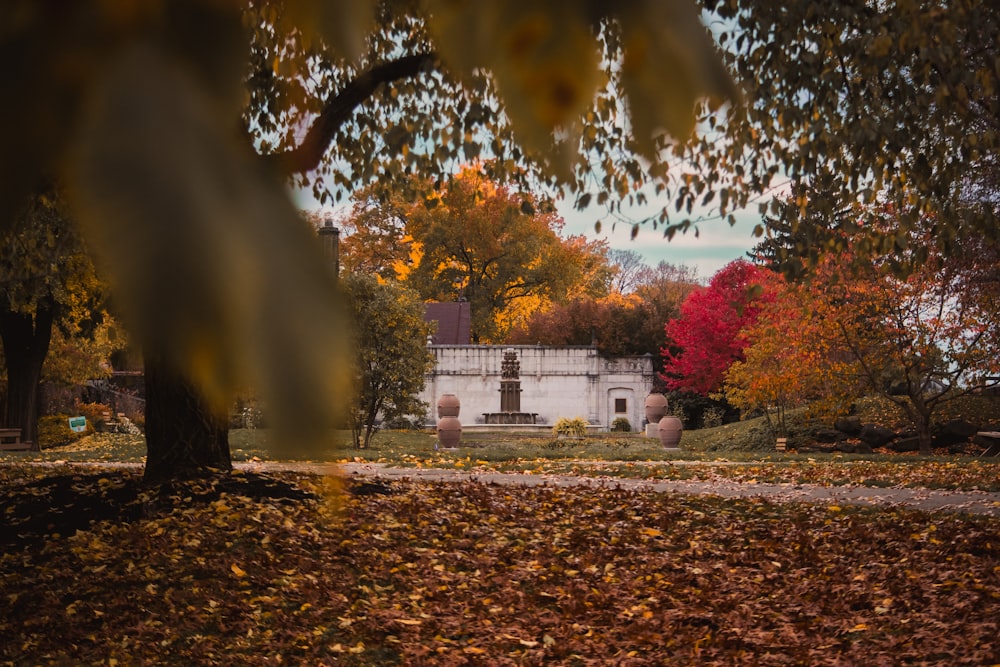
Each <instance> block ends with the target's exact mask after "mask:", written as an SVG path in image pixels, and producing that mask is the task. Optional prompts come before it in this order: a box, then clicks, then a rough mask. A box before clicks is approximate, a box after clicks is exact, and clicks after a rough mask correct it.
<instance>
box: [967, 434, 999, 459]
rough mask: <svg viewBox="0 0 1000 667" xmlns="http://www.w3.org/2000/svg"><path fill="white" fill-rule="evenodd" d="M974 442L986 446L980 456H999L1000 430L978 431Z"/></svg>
mask: <svg viewBox="0 0 1000 667" xmlns="http://www.w3.org/2000/svg"><path fill="white" fill-rule="evenodd" d="M973 442H976V443H977V444H979V445H981V446H983V447H986V451H984V452H983V453H982V454H980V456H997V455H998V454H1000V431H980V432H979V433H976V437H975V438H973Z"/></svg>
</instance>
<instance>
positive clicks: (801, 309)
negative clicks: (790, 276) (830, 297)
mask: <svg viewBox="0 0 1000 667" xmlns="http://www.w3.org/2000/svg"><path fill="white" fill-rule="evenodd" d="M820 299H821V295H820V294H819V293H818V292H817V291H816V290H814V289H812V288H811V286H809V285H803V284H796V283H791V282H784V281H780V282H779V283H778V284H777V286H776V291H775V295H774V299H773V300H772V301H769V302H766V303H765V304H763V306H762V307H761V311H760V313H759V314H758V316H757V318H756V320H755V321H753V322H751V323H749V324H747V326H745V327H744V328H743V329H742V330H741V331H740V333H739V339H740V340H742V341H743V342H744V344H745V346H746V347H745V348H744V350H743V358H742V359H740V360H737V361H735V362H733V364H732V365H731V366H730V367H729V368H728V369H727V370H726V371H725V376H724V378H725V380H724V383H723V387H722V393H723V394H724V396H725V398H726V400H727V401H728V402H729V403H730V404H731V405H732V406H733V407H735V408H738V409H740V410H741V411H742V412H743V413H744V414H754V413H762V414H763V415H764V416H765V418H766V420H767V423H768V426H769V428H770V430H771V432H772V434H773V435H775V436H779V437H780V436H784V435H786V434H787V423H786V420H785V414H786V411H787V410H788V409H789V408H793V407H796V406H799V405H802V404H803V403H805V402H807V401H808V402H810V403H811V405H812V407H814V408H820V409H824V408H825V409H836V407H838V406H839V405H840V402H841V401H843V400H844V399H845V397H846V398H847V399H852V398H853V397H854V396H855V395H856V389H857V387H856V386H854V385H852V384H851V379H852V378H853V373H852V372H850V363H849V362H847V361H846V359H847V357H846V356H845V355H843V354H838V353H837V352H836V348H834V347H833V345H834V341H835V339H836V333H837V329H836V327H835V323H834V322H832V321H831V320H829V319H828V318H827V315H828V313H826V312H824V310H823V308H822V307H821V303H820Z"/></svg>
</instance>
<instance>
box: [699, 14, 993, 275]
mask: <svg viewBox="0 0 1000 667" xmlns="http://www.w3.org/2000/svg"><path fill="white" fill-rule="evenodd" d="M705 6H706V9H707V11H708V12H710V13H711V14H714V15H716V16H718V17H719V21H718V23H717V26H718V27H717V30H716V35H717V39H718V42H719V44H720V46H721V47H722V49H723V51H724V53H725V54H726V60H727V63H728V64H729V67H730V69H731V71H733V72H734V74H735V76H736V79H737V81H738V82H739V83H740V85H741V86H742V88H743V89H744V95H745V97H744V99H745V101H746V103H745V104H738V105H732V106H727V107H725V108H724V109H720V110H719V111H718V112H716V113H714V114H709V115H708V116H706V118H705V123H706V124H707V125H708V126H710V127H713V128H716V129H717V130H718V132H717V133H709V134H706V135H704V136H702V137H700V138H699V140H698V141H696V142H694V143H693V144H691V145H690V146H689V148H688V150H687V151H686V152H685V156H686V157H688V158H690V159H691V161H692V164H693V165H695V169H696V170H697V169H705V170H707V173H709V174H715V177H717V178H718V181H717V182H716V183H713V182H712V177H711V176H710V177H709V178H708V182H707V185H706V184H705V182H704V181H703V180H701V178H700V177H699V178H695V177H694V176H692V178H693V179H694V183H695V186H694V187H692V188H691V189H690V192H689V198H688V200H687V203H688V204H691V203H693V202H695V201H696V199H695V198H696V197H698V198H703V199H702V201H703V202H708V201H711V200H712V198H713V197H714V196H715V191H716V190H717V191H718V194H719V195H720V197H719V199H717V200H716V201H717V202H719V205H720V209H721V210H722V211H723V213H724V212H725V211H727V210H730V209H732V208H733V207H734V206H743V205H746V204H748V203H749V202H751V201H752V199H753V198H754V197H755V196H758V195H760V194H762V193H768V192H769V191H770V190H772V189H775V188H779V189H780V190H781V191H782V192H788V193H790V194H791V203H792V205H787V206H783V205H781V199H780V198H779V199H774V200H771V201H770V202H768V200H767V199H764V200H763V201H762V202H761V203H760V211H761V213H762V214H765V213H766V214H770V215H772V216H774V217H775V218H777V220H778V221H779V222H780V223H782V225H784V226H785V227H786V228H787V230H788V231H791V232H793V233H797V235H796V237H795V244H794V247H792V248H788V249H786V250H784V251H783V252H782V254H781V257H780V259H781V260H783V261H785V262H787V266H788V267H789V268H791V269H792V270H793V271H795V270H796V269H797V268H799V267H800V266H801V261H800V259H799V258H800V257H802V256H804V255H805V256H806V257H807V258H809V257H810V255H811V257H812V259H813V260H814V261H815V249H816V248H817V247H822V248H825V249H827V250H830V251H833V252H840V251H842V250H844V249H845V247H846V246H845V242H846V238H848V237H849V238H851V239H852V240H853V243H854V245H853V247H852V248H851V250H852V254H853V255H854V256H855V257H857V258H859V260H862V261H867V259H868V258H870V257H884V256H887V255H892V254H894V253H897V252H899V251H900V250H903V249H906V248H911V249H912V250H913V254H912V255H909V256H908V257H907V258H906V259H907V260H908V261H907V262H904V263H903V264H907V265H910V266H913V265H915V264H919V263H920V261H921V260H922V258H923V257H925V256H926V253H927V251H928V250H929V248H930V247H931V246H933V247H934V248H936V249H937V250H938V251H940V253H943V254H946V255H947V254H949V252H950V251H952V250H953V249H955V248H956V244H957V243H958V242H959V241H960V240H961V239H965V238H969V237H975V236H978V235H981V234H985V235H987V236H995V235H996V233H997V229H998V211H1000V196H998V193H1000V189H998V184H1000V183H998V181H997V178H996V176H997V155H998V154H1000V151H998V149H1000V95H998V91H1000V58H998V56H1000V38H998V35H1000V12H997V11H996V8H995V7H993V6H991V5H990V4H989V3H982V2H978V1H977V0H958V1H956V2H953V1H951V0H947V1H945V0H932V1H930V2H913V1H911V0H893V1H892V2H888V3H875V2H871V1H869V0H848V1H846V2H837V3H834V4H821V3H816V2H812V1H810V0H793V1H792V2H783V3H769V2H765V1H762V0H725V1H723V0H708V1H707V2H705ZM785 179H787V183H786V182H785ZM875 205H880V206H885V205H889V206H892V207H893V208H894V209H895V211H896V213H897V214H896V216H895V217H894V219H893V224H892V225H891V226H889V227H885V226H882V225H879V224H877V223H878V221H879V217H878V215H877V214H876V213H874V211H875V209H876V208H877V207H876V206H875ZM809 219H813V220H816V219H818V220H820V221H821V222H822V224H820V225H811V226H809V227H808V228H806V229H801V230H800V223H802V222H804V221H807V220H809ZM758 231H760V232H763V231H764V230H763V228H761V229H759V230H758ZM799 232H801V233H799ZM841 232H844V233H846V236H845V234H844V233H841ZM900 268H906V267H905V266H901V267H900Z"/></svg>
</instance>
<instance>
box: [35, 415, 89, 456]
mask: <svg viewBox="0 0 1000 667" xmlns="http://www.w3.org/2000/svg"><path fill="white" fill-rule="evenodd" d="M93 432H94V429H93V426H92V425H91V424H90V422H89V421H88V423H87V431H86V433H76V432H75V431H73V430H72V429H71V428H70V427H69V415H49V416H47V417H42V418H41V419H39V420H38V446H39V448H42V449H44V448H46V447H62V446H63V445H68V444H69V443H71V442H75V441H76V440H79V439H80V438H82V437H83V436H84V435H86V434H89V433H93Z"/></svg>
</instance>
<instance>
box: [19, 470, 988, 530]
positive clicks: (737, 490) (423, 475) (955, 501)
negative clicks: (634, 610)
mask: <svg viewBox="0 0 1000 667" xmlns="http://www.w3.org/2000/svg"><path fill="white" fill-rule="evenodd" d="M697 464H698V463H697V462H695V463H694V464H693V465H697ZM28 465H44V466H56V465H73V466H80V467H105V468H107V467H122V468H141V467H142V464H141V463H113V462H85V463H84V462H68V463H67V462H35V463H29V464H28ZM234 467H236V468H237V469H239V470H248V471H253V472H277V471H291V472H307V473H327V472H331V471H337V470H339V471H340V472H341V473H343V474H345V475H347V476H349V477H356V478H364V479H386V480H392V479H411V480H415V481H428V482H461V481H468V480H474V481H478V482H480V483H483V484H507V485H514V486H516V485H521V486H590V487H622V488H629V489H638V490H646V491H654V492H661V493H691V494H706V495H717V496H722V497H726V498H753V497H764V498H768V499H771V500H775V501H779V502H815V503H824V504H830V505H844V504H849V505H868V506H883V507H907V508H911V509H918V510H925V511H930V512H937V511H940V512H962V513H967V514H980V515H984V516H992V517H1000V493H991V492H986V491H940V490H930V489H908V488H900V487H893V488H878V487H870V486H817V485H812V484H759V483H743V482H735V481H711V482H704V481H695V480H664V481H653V480H642V479H631V478H626V477H611V476H585V475H549V474H537V473H500V472H476V471H467V470H451V469H442V468H396V467H393V466H390V465H387V464H382V463H342V464H319V463H294V462H271V461H259V462H258V461H255V462H245V463H244V462H241V463H235V464H234Z"/></svg>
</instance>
